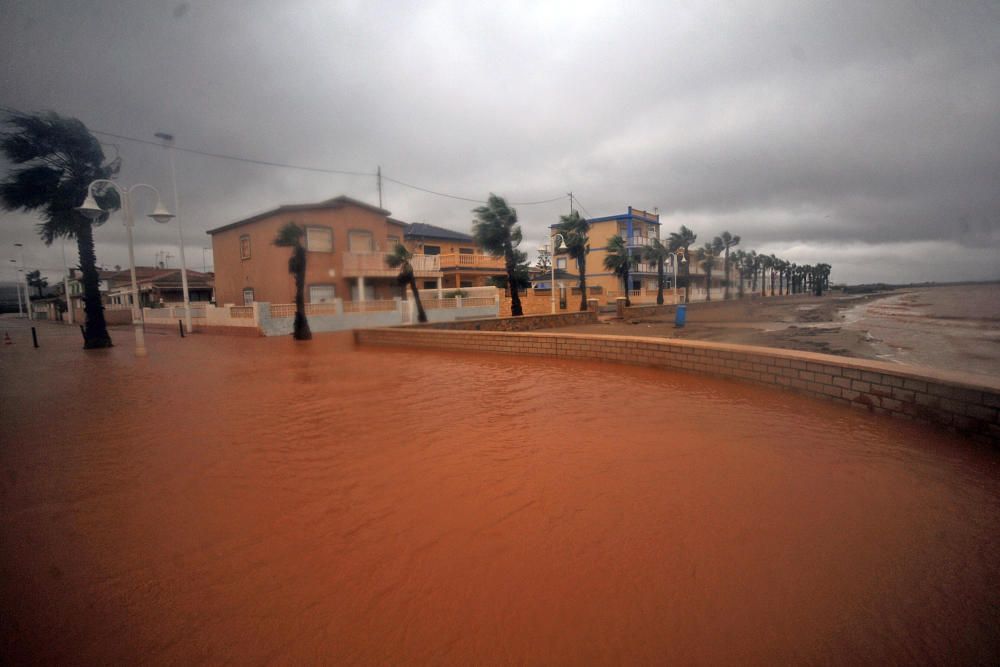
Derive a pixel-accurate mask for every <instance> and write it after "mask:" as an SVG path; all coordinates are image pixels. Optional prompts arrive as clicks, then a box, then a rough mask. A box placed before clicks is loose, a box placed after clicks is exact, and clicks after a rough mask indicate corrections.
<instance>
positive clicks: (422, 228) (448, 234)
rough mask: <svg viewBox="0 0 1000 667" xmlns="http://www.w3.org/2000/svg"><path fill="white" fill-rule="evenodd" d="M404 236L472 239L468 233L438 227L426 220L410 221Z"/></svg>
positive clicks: (410, 237)
mask: <svg viewBox="0 0 1000 667" xmlns="http://www.w3.org/2000/svg"><path fill="white" fill-rule="evenodd" d="M406 238H408V239H412V238H427V239H446V240H449V241H467V242H469V243H472V242H473V241H474V239H473V238H472V237H471V236H470V235H468V234H463V233H462V232H456V231H452V230H450V229H445V228H444V227H438V226H437V225H428V224H427V223H426V222H414V223H411V224H410V225H409V226H408V227H407V228H406Z"/></svg>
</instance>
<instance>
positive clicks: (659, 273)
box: [656, 257, 677, 306]
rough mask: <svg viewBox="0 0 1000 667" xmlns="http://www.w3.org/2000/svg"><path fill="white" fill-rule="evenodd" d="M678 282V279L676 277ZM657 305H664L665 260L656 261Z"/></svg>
mask: <svg viewBox="0 0 1000 667" xmlns="http://www.w3.org/2000/svg"><path fill="white" fill-rule="evenodd" d="M674 279H675V280H676V279H677V277H676V276H674ZM656 305H658V306H662V305H663V258H662V257H660V258H659V259H657V260H656Z"/></svg>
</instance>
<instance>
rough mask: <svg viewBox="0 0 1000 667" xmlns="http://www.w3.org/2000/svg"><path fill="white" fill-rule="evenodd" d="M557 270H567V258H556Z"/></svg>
mask: <svg viewBox="0 0 1000 667" xmlns="http://www.w3.org/2000/svg"><path fill="white" fill-rule="evenodd" d="M556 268H557V269H565V268H566V258H565V257H557V258H556Z"/></svg>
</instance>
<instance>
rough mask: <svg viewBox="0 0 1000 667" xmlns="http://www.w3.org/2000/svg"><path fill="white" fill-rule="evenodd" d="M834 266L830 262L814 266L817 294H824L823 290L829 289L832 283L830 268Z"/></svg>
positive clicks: (814, 281)
mask: <svg viewBox="0 0 1000 667" xmlns="http://www.w3.org/2000/svg"><path fill="white" fill-rule="evenodd" d="M831 268H832V267H831V266H830V265H829V264H824V263H819V264H817V265H816V266H814V267H813V271H812V278H813V286H814V287H815V288H816V292H815V294H816V296H823V290H824V289H829V288H830V285H829V282H830V269H831Z"/></svg>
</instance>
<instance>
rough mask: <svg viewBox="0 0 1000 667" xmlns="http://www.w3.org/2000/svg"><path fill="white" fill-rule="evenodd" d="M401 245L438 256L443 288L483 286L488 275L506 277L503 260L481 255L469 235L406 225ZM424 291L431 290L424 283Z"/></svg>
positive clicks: (413, 250)
mask: <svg viewBox="0 0 1000 667" xmlns="http://www.w3.org/2000/svg"><path fill="white" fill-rule="evenodd" d="M404 239H405V241H404V245H406V247H407V249H409V251H410V252H412V253H419V254H423V255H433V256H437V257H438V259H439V262H440V264H441V273H442V275H443V276H444V280H443V284H444V287H446V288H459V287H483V286H485V285H486V284H487V280H488V279H489V278H490V277H491V276H503V275H506V272H505V270H504V260H503V258H502V257H492V256H490V255H486V254H484V253H483V251H482V248H480V247H479V244H478V243H476V241H475V239H473V238H472V236H470V235H468V234H463V233H462V232H456V231H452V230H450V229H445V228H444V227H438V226H436V225H428V224H426V223H423V222H414V223H412V224H410V225H409V226H407V228H406V232H405V234H404ZM424 287H425V288H428V289H430V288H433V287H435V285H433V284H431V281H425V284H424Z"/></svg>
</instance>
